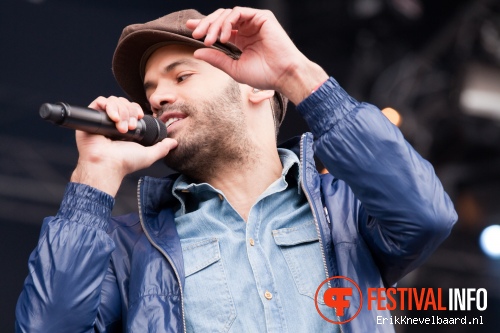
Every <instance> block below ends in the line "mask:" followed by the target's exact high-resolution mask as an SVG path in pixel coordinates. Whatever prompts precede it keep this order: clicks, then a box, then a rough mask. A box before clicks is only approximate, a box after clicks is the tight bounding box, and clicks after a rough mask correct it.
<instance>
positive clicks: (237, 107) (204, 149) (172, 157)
mask: <svg viewBox="0 0 500 333" xmlns="http://www.w3.org/2000/svg"><path fill="white" fill-rule="evenodd" d="M170 107H171V108H175V109H177V110H179V111H181V112H184V113H186V114H187V115H188V116H189V117H190V118H191V119H190V120H191V125H190V126H189V127H188V128H184V129H183V135H182V136H180V137H178V138H176V139H177V141H178V143H179V144H178V146H177V148H175V149H173V150H172V151H170V152H169V153H168V155H167V156H165V158H164V162H165V164H166V165H167V166H168V167H170V168H171V169H173V170H175V171H177V172H180V173H182V174H184V175H186V176H188V177H190V178H192V179H193V180H196V181H207V180H209V179H212V178H213V177H214V176H215V175H216V174H217V172H219V171H220V170H221V168H222V167H229V166H230V167H232V168H236V167H242V166H244V165H246V164H247V163H249V161H250V156H251V154H250V152H251V147H252V145H251V144H250V140H249V138H248V137H247V134H246V133H247V132H246V130H247V126H246V122H245V116H244V113H243V110H242V106H241V92H240V88H239V85H238V84H237V83H236V82H235V81H233V80H231V81H230V83H229V84H228V86H227V87H226V88H225V89H224V91H223V92H222V94H220V96H219V97H217V98H216V99H214V100H211V101H202V102H200V103H199V104H198V105H197V106H195V105H192V104H189V103H182V104H179V105H176V106H175V107H172V106H170Z"/></svg>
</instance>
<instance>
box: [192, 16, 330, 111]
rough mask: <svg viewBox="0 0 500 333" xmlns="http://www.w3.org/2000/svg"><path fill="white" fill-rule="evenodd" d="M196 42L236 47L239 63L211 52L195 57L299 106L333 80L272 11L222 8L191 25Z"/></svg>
mask: <svg viewBox="0 0 500 333" xmlns="http://www.w3.org/2000/svg"><path fill="white" fill-rule="evenodd" d="M186 25H187V27H188V28H189V29H192V30H193V37H194V38H196V39H201V38H203V37H204V36H205V39H204V43H205V45H206V46H210V45H213V44H214V43H215V42H216V41H217V40H219V41H220V42H221V43H227V42H230V43H233V44H235V45H236V46H237V47H238V48H239V49H240V50H241V51H242V54H241V57H240V58H239V59H238V60H234V59H232V58H230V57H229V56H227V55H224V54H223V53H222V52H219V51H217V50H214V49H210V48H202V49H198V50H197V51H196V52H195V54H194V55H195V57H197V58H198V59H202V60H204V61H206V62H208V63H210V64H211V65H213V66H215V67H217V68H219V69H221V70H223V71H224V72H226V73H227V74H229V75H230V76H231V77H233V78H234V79H235V80H236V81H238V82H241V83H245V84H248V85H250V86H252V87H255V88H258V89H271V90H277V91H279V92H281V93H283V94H285V96H287V97H288V98H289V99H290V100H291V101H292V102H293V103H295V104H298V103H299V102H300V101H302V100H303V99H304V98H305V97H307V96H308V95H309V94H310V93H311V91H312V89H314V88H315V87H317V86H318V84H321V83H322V82H324V81H325V80H326V79H328V75H327V74H326V73H325V72H324V71H323V69H321V67H320V66H318V65H317V64H315V63H313V62H311V61H310V60H309V59H307V58H306V57H305V56H304V55H303V54H302V53H301V52H300V51H299V50H298V49H297V47H296V46H295V45H294V44H293V42H292V40H291V39H290V38H289V37H288V35H287V34H286V32H285V31H284V29H283V28H282V27H281V25H280V24H279V22H278V20H277V19H276V17H275V16H274V15H273V13H272V12H270V11H268V10H258V9H253V8H245V7H235V8H234V9H219V10H217V11H215V12H213V13H212V14H210V15H208V16H207V17H205V18H204V19H202V20H189V21H188V22H187V24H186Z"/></svg>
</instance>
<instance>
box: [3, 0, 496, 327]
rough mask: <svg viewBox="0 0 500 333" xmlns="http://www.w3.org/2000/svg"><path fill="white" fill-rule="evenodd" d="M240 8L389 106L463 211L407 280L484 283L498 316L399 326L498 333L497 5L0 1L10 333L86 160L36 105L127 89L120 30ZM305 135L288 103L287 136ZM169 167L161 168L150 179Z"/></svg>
mask: <svg viewBox="0 0 500 333" xmlns="http://www.w3.org/2000/svg"><path fill="white" fill-rule="evenodd" d="M235 5H240V6H251V7H258V8H268V9H271V10H273V11H274V12H275V15H276V16H277V17H278V19H279V20H280V22H281V23H282V25H283V26H284V27H285V29H286V30H287V31H288V33H289V34H290V36H291V37H292V39H293V40H294V42H295V43H296V44H297V46H298V47H299V49H301V50H302V51H303V53H304V54H305V55H306V56H308V57H309V58H310V59H312V60H313V61H315V62H317V63H319V64H320V65H322V66H323V67H324V68H325V69H326V70H327V72H328V73H329V74H330V75H332V76H333V77H335V78H336V79H337V80H338V81H339V82H340V83H341V85H342V86H343V87H344V88H345V89H346V90H347V91H348V92H349V93H350V94H351V95H353V96H354V97H355V98H357V99H358V100H362V101H367V102H370V103H373V104H375V105H377V106H378V107H380V108H381V109H384V108H391V109H392V110H388V111H391V112H388V115H389V113H390V114H392V115H391V117H393V118H391V119H393V121H394V122H395V123H397V124H398V126H400V128H401V130H402V132H403V133H404V135H405V137H406V138H407V140H408V141H409V142H410V143H411V144H412V145H413V146H414V147H415V148H416V150H417V151H418V152H419V153H420V154H421V155H423V156H424V157H425V158H427V159H428V160H430V161H431V163H432V164H433V165H434V167H435V169H436V173H437V174H438V176H439V177H440V178H441V180H442V182H443V184H444V186H445V188H446V190H447V192H448V193H449V194H450V196H451V197H452V200H453V201H454V203H455V205H456V208H457V211H458V213H459V217H460V219H459V222H458V224H457V225H456V227H455V229H454V230H453V232H452V235H451V236H450V237H449V239H448V240H447V241H446V242H445V243H444V244H443V245H442V246H441V247H440V248H439V250H438V251H437V252H436V253H435V254H434V255H433V256H432V258H431V259H430V260H429V261H428V262H427V263H426V264H425V265H424V266H422V267H421V268H420V269H418V270H417V271H415V272H413V273H411V274H410V275H409V276H407V277H406V278H405V279H404V280H403V281H401V284H400V286H402V287H405V286H409V287H432V288H443V289H445V290H447V289H448V288H452V287H456V288H486V289H487V291H488V308H487V310H486V311H483V312H474V311H472V312H454V313H445V314H443V313H432V312H431V311H426V312H413V313H412V312H402V314H407V315H409V316H412V317H429V316H431V315H440V316H442V317H446V316H448V317H453V316H463V315H468V316H470V317H471V318H472V316H482V322H483V325H481V326H470V325H430V326H420V325H396V329H397V331H398V333H410V332H423V331H425V332H498V327H500V315H499V314H500V284H499V283H498V281H499V278H500V259H498V256H499V255H500V233H499V231H498V229H500V227H499V226H498V224H500V202H498V201H497V200H498V199H500V1H498V0H440V1H435V0H307V1H304V0H300V1H299V0H288V1H287V0H252V1H244V0H242V1H238V2H236V1H229V0H227V1H226V0H213V1H202V0H192V1H190V0H184V1H168V0H2V1H1V3H0V49H1V51H0V112H1V118H2V119H1V122H0V129H1V130H0V161H1V163H0V272H1V273H0V293H1V297H0V331H1V332H12V331H13V330H14V308H15V303H16V300H17V297H18V295H19V292H20V290H21V288H22V283H23V280H24V278H25V276H26V275H27V273H28V271H27V261H28V257H29V254H30V252H31V251H32V249H33V248H34V247H35V246H36V241H37V237H38V233H39V229H40V226H41V223H42V219H43V217H45V216H49V215H53V214H55V213H56V211H57V209H58V206H59V202H60V200H61V197H62V194H63V191H64V187H65V185H66V183H67V181H68V179H69V176H70V174H71V171H72V169H73V167H74V166H75V164H76V160H77V151H76V148H75V142H74V132H73V131H71V130H68V129H62V128H57V127H55V126H53V125H51V124H49V123H46V122H44V121H43V120H41V118H40V117H39V115H38V109H39V107H40V105H41V104H42V103H45V102H51V103H53V102H58V101H64V102H67V103H69V104H74V105H82V106H85V105H88V104H89V103H90V101H92V100H93V99H94V98H95V97H97V96H99V95H104V96H108V95H123V93H122V92H121V90H120V88H119V87H118V86H117V84H116V83H115V81H114V79H113V76H112V73H111V58H112V55H113V51H114V47H115V45H116V42H117V39H118V37H119V35H120V33H121V30H122V29H123V27H124V26H126V25H128V24H131V23H137V22H146V21H149V20H153V19H156V18H158V17H160V16H163V15H164V14H166V13H168V12H171V11H175V10H179V9H184V8H189V7H191V8H196V9H198V10H199V11H201V12H202V13H205V14H208V13H210V12H212V11H213V10H215V9H217V8H219V7H233V6H235ZM306 130H307V126H306V125H305V123H304V122H303V121H302V119H301V118H300V117H299V116H298V114H297V112H296V111H295V110H294V107H293V105H291V106H289V111H288V116H287V119H286V120H285V122H284V125H283V126H282V129H281V132H280V136H279V140H280V141H283V140H285V139H287V138H289V137H290V136H294V135H298V134H300V133H302V132H303V131H306ZM167 172H168V170H165V168H164V167H163V166H162V165H161V164H159V165H154V166H153V167H151V168H150V169H148V170H145V171H142V172H141V174H150V175H155V176H163V175H165V174H166V173H167ZM139 175H140V174H134V175H131V176H129V177H128V178H127V179H126V181H125V182H124V184H123V186H122V188H121V189H120V192H119V195H118V199H117V205H116V207H115V209H114V214H121V213H125V212H129V211H132V210H135V209H136V199H135V187H136V180H137V177H138V176H139ZM444 297H445V301H444V304H446V303H447V295H444ZM364 333H369V332H364Z"/></svg>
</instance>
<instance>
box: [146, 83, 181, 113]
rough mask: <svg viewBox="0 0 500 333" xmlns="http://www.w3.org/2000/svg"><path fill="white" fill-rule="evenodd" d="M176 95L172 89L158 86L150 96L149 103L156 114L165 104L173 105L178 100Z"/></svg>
mask: <svg viewBox="0 0 500 333" xmlns="http://www.w3.org/2000/svg"><path fill="white" fill-rule="evenodd" d="M176 98H177V97H176V94H175V93H174V91H173V90H172V89H167V88H166V87H162V86H157V87H156V89H155V90H154V91H153V93H152V94H151V95H150V96H149V103H150V105H151V109H152V111H153V112H154V113H156V112H158V111H159V110H160V109H161V107H162V106H163V105H165V104H169V103H170V104H172V103H174V102H175V100H176Z"/></svg>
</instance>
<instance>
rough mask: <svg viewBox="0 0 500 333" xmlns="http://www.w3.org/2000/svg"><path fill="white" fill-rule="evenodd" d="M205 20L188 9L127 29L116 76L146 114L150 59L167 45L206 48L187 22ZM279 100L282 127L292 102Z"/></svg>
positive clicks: (227, 48)
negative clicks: (145, 79)
mask: <svg viewBox="0 0 500 333" xmlns="http://www.w3.org/2000/svg"><path fill="white" fill-rule="evenodd" d="M204 17H205V15H202V14H200V13H199V12H198V11H196V10H194V9H186V10H181V11H178V12H174V13H170V14H168V15H165V16H163V17H160V18H159V19H156V20H154V21H150V22H146V23H139V24H132V25H129V26H127V27H125V29H123V32H122V34H121V36H120V39H119V40H118V45H117V46H116V50H115V54H114V56H113V64H112V68H113V74H114V76H115V78H116V81H117V82H118V84H119V85H120V87H122V89H123V90H124V91H125V92H126V93H127V94H128V95H129V96H130V98H131V99H132V100H133V101H134V102H137V103H139V104H140V105H141V106H142V107H143V109H144V111H145V112H150V107H149V103H148V101H147V98H146V93H145V92H144V85H143V81H144V67H145V65H146V62H147V60H148V58H149V56H150V55H151V54H152V53H153V52H154V51H155V50H156V49H158V48H159V47H161V46H163V45H166V44H186V45H190V46H194V47H198V48H201V47H206V46H205V45H204V44H203V40H197V39H194V38H193V36H192V31H191V30H189V29H188V28H187V27H186V22H187V20H189V19H202V18H204ZM211 47H212V48H214V49H217V50H220V51H222V52H224V53H225V54H227V55H229V56H231V57H232V58H234V59H238V58H239V56H240V54H241V51H240V50H239V49H238V48H237V47H236V46H235V45H233V44H230V43H226V44H222V43H219V42H216V43H215V44H214V45H213V46H211ZM275 98H276V100H277V101H278V103H279V105H280V110H279V112H277V120H278V121H279V123H280V124H281V122H282V121H283V119H284V117H285V112H286V106H287V103H288V99H287V98H286V97H285V96H283V95H282V94H280V93H276V95H275Z"/></svg>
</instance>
